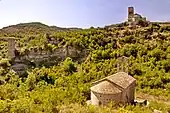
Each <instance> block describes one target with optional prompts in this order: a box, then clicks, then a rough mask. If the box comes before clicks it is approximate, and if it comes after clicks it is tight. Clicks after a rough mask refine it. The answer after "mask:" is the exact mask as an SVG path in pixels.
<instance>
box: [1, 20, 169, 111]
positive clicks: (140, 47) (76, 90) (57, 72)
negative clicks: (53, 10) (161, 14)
mask: <svg viewBox="0 0 170 113" xmlns="http://www.w3.org/2000/svg"><path fill="white" fill-rule="evenodd" d="M11 29H12V30H11ZM56 29H57V30H56ZM58 30H59V31H60V32H58ZM1 31H3V32H2V33H1V36H16V37H18V38H20V40H18V41H17V45H18V48H19V52H20V53H19V54H20V55H21V54H22V55H27V54H28V53H29V52H30V51H31V50H34V51H35V52H41V51H46V52H49V53H51V54H53V53H55V52H56V51H55V50H57V49H58V48H61V47H70V48H74V49H73V50H74V51H78V52H80V53H84V51H86V52H85V53H84V54H85V55H84V56H83V59H82V60H79V57H82V55H81V54H78V53H77V54H76V55H77V57H76V58H75V57H74V58H72V57H67V58H65V59H63V60H58V59H55V61H56V60H57V61H58V62H56V63H54V64H53V65H47V64H48V62H47V61H44V62H41V65H39V66H38V67H35V66H34V65H33V64H28V65H29V68H28V70H26V71H27V72H26V73H25V74H23V75H17V74H16V73H15V72H13V71H11V70H10V65H11V64H12V63H11V61H8V60H5V58H7V43H6V42H4V41H1V42H0V48H1V49H0V60H1V63H0V65H1V66H0V75H1V77H0V84H1V85H0V98H1V100H0V101H1V103H0V112H2V113H5V112H11V113H12V112H17V113H28V112H30V113H39V112H40V113H41V112H45V113H57V112H59V113H114V112H115V113H117V112H118V113H133V112H134V113H152V112H153V110H154V109H158V110H161V111H163V112H170V104H168V103H169V101H170V90H169V89H170V28H169V27H168V26H160V25H159V24H157V23H151V24H150V25H148V26H146V27H139V28H137V29H129V28H128V27H127V26H125V25H124V24H121V25H116V26H112V28H110V27H108V26H107V27H104V28H93V27H91V28H89V29H77V30H75V29H74V30H70V29H65V28H57V27H49V26H47V25H44V24H41V23H31V24H30V23H28V24H19V25H14V26H9V27H7V28H3V29H2V30H1ZM51 40H52V41H53V42H54V43H53V42H51ZM121 56H126V57H128V58H129V70H128V73H129V74H130V75H131V76H133V77H135V78H136V79H137V88H136V91H137V93H136V94H137V95H138V92H140V93H144V94H147V95H151V96H154V97H160V98H163V100H164V101H160V100H159V99H152V100H151V101H150V105H149V106H145V107H142V106H130V105H128V106H120V107H114V106H112V105H111V104H110V105H108V107H95V106H87V105H85V102H86V101H87V100H88V99H89V98H90V87H91V83H92V82H93V81H95V80H99V79H101V78H103V77H106V76H109V75H111V74H114V73H116V59H117V58H118V57H121Z"/></svg>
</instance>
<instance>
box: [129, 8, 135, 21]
mask: <svg viewBox="0 0 170 113" xmlns="http://www.w3.org/2000/svg"><path fill="white" fill-rule="evenodd" d="M133 17H134V7H128V22H132V21H133Z"/></svg>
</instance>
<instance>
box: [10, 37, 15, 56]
mask: <svg viewBox="0 0 170 113" xmlns="http://www.w3.org/2000/svg"><path fill="white" fill-rule="evenodd" d="M8 56H9V58H10V59H12V58H15V39H14V38H11V37H10V38H8Z"/></svg>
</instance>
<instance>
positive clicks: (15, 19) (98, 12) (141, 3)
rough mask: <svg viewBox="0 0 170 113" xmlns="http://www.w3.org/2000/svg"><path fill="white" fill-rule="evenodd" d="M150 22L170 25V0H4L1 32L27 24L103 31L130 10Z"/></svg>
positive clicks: (0, 3) (0, 2)
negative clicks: (128, 8) (4, 29)
mask: <svg viewBox="0 0 170 113" xmlns="http://www.w3.org/2000/svg"><path fill="white" fill-rule="evenodd" d="M128 6H134V7H135V11H136V12H137V13H139V14H142V15H143V16H146V17H147V19H148V20H151V21H170V0H1V1H0V15H1V16H0V28H2V27H4V26H8V25H13V24H18V23H25V22H42V23H45V24H48V25H56V26H59V27H83V28H88V27H90V26H94V27H98V26H99V27H102V26H105V25H109V24H113V23H118V22H121V21H124V20H126V18H127V7H128Z"/></svg>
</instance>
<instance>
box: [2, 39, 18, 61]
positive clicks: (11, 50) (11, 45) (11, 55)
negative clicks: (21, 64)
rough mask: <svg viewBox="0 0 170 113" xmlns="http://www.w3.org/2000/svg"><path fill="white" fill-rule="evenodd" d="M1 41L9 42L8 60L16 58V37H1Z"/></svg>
mask: <svg viewBox="0 0 170 113" xmlns="http://www.w3.org/2000/svg"><path fill="white" fill-rule="evenodd" d="M0 40H4V41H7V42H8V58H9V59H13V58H15V38H14V37H0Z"/></svg>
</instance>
